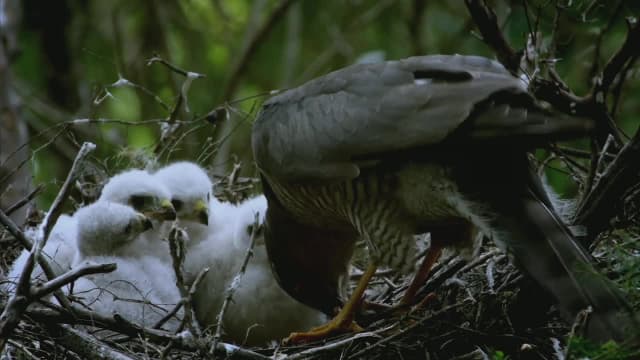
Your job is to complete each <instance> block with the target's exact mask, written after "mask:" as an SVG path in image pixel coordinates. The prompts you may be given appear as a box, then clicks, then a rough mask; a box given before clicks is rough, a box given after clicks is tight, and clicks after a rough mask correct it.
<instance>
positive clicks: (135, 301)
mask: <svg viewBox="0 0 640 360" xmlns="http://www.w3.org/2000/svg"><path fill="white" fill-rule="evenodd" d="M76 218H77V221H78V239H77V246H78V251H77V253H78V256H77V257H76V260H75V261H76V264H96V263H98V264H103V263H115V264H117V269H116V270H115V271H113V272H110V273H106V274H94V275H89V276H86V277H82V278H80V279H78V280H76V281H75V282H74V285H73V287H72V289H73V295H74V296H75V298H76V299H80V300H81V301H82V302H83V303H84V304H85V305H87V306H90V307H91V308H92V309H93V310H95V311H97V312H100V313H102V314H104V315H108V316H110V315H112V314H113V313H118V314H119V315H122V316H123V317H125V318H126V319H128V320H130V321H134V322H136V323H137V324H140V325H142V326H154V325H155V324H156V323H157V322H158V321H160V320H161V319H163V318H164V317H165V316H166V315H167V314H168V313H169V311H171V309H172V308H173V307H174V306H175V304H177V303H178V302H179V301H180V294H179V292H178V288H177V287H176V285H175V275H174V273H173V268H172V267H171V265H170V264H168V263H166V262H163V261H161V260H160V259H159V258H157V257H155V256H153V255H144V254H135V253H132V252H131V251H130V250H129V249H131V248H132V244H133V243H140V244H137V245H136V246H134V247H145V246H149V244H147V243H144V240H143V238H142V237H141V236H140V235H141V234H143V233H144V232H145V231H148V230H150V229H151V228H152V224H151V220H150V219H148V218H147V217H146V216H144V215H143V214H141V213H139V212H137V211H135V210H134V209H133V208H131V207H130V206H126V205H121V204H117V203H112V202H106V201H98V202H96V203H93V204H91V205H88V206H85V207H83V208H81V209H80V210H78V212H77V214H76ZM179 323H180V322H179V320H178V319H177V318H175V317H172V318H171V319H170V320H169V322H168V324H167V326H168V327H169V328H170V329H171V330H176V329H177V328H178V326H179Z"/></svg>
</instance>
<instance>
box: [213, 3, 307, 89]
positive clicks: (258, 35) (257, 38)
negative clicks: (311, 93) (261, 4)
mask: <svg viewBox="0 0 640 360" xmlns="http://www.w3.org/2000/svg"><path fill="white" fill-rule="evenodd" d="M294 2H295V0H281V1H280V2H279V3H278V5H276V7H275V8H274V9H273V11H272V12H271V14H269V16H268V18H267V20H265V22H264V24H263V25H262V26H261V27H260V28H259V29H258V30H256V32H255V34H254V35H253V37H252V38H251V40H250V41H249V43H248V45H247V46H246V47H245V48H244V50H243V51H242V55H240V57H239V59H240V60H239V61H238V62H237V63H236V64H235V66H234V67H233V71H232V72H231V76H230V77H229V81H227V86H226V88H225V90H224V95H223V99H224V100H227V99H229V98H231V96H233V93H234V92H235V91H236V88H237V87H238V84H239V83H240V77H242V75H243V74H244V73H245V72H246V68H247V66H248V65H249V62H250V60H251V58H252V57H253V55H254V54H255V53H256V51H257V50H258V47H259V46H260V45H261V44H262V43H264V40H265V39H266V38H267V37H268V36H269V34H270V33H271V31H272V30H273V28H274V27H275V25H276V24H277V23H278V21H280V19H281V18H283V15H284V14H285V13H286V12H287V10H289V8H290V7H291V5H293V3H294Z"/></svg>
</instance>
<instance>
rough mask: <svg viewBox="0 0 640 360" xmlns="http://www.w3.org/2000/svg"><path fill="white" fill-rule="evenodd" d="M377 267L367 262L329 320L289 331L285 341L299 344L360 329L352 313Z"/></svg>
mask: <svg viewBox="0 0 640 360" xmlns="http://www.w3.org/2000/svg"><path fill="white" fill-rule="evenodd" d="M377 267H378V266H377V265H376V264H374V263H370V264H369V267H368V268H367V271H366V272H365V273H364V274H363V275H362V278H361V279H360V282H358V286H357V287H356V289H355V291H354V292H353V294H351V297H350V298H349V301H348V302H347V303H346V304H345V305H344V306H343V307H342V309H341V310H340V312H339V313H338V315H336V316H335V317H334V318H333V319H332V320H331V321H329V322H328V323H326V324H324V325H322V326H318V327H316V328H313V329H311V330H310V331H307V332H294V333H291V335H289V337H288V338H287V339H285V343H288V344H299V343H305V342H311V341H315V340H320V339H323V338H326V337H328V336H331V335H337V334H343V333H347V332H358V331H362V330H363V329H362V328H361V327H360V326H359V325H358V324H356V322H355V321H353V318H354V313H355V310H356V308H357V306H358V305H359V304H360V299H361V298H362V296H363V295H364V291H365V290H366V289H367V285H368V284H369V280H371V277H372V276H373V275H374V274H375V273H376V269H377Z"/></svg>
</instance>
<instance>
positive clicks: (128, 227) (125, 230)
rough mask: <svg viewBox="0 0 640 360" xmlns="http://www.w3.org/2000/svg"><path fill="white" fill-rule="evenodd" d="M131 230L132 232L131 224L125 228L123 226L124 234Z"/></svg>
mask: <svg viewBox="0 0 640 360" xmlns="http://www.w3.org/2000/svg"><path fill="white" fill-rule="evenodd" d="M131 230H133V226H131V223H129V224H127V226H125V228H124V233H125V234H127V235H128V234H130V233H131Z"/></svg>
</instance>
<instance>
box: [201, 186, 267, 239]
mask: <svg viewBox="0 0 640 360" xmlns="http://www.w3.org/2000/svg"><path fill="white" fill-rule="evenodd" d="M266 212H267V199H265V197H264V196H256V197H254V198H251V199H249V200H246V201H244V202H242V203H241V204H239V205H238V210H237V212H235V213H234V215H235V216H234V217H235V225H234V227H233V243H234V245H235V246H236V248H238V249H246V248H247V247H248V246H249V243H250V240H251V234H253V233H255V236H256V240H257V241H258V242H263V239H264V219H265V214H266ZM215 215H216V214H213V216H215ZM256 226H257V227H256Z"/></svg>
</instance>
